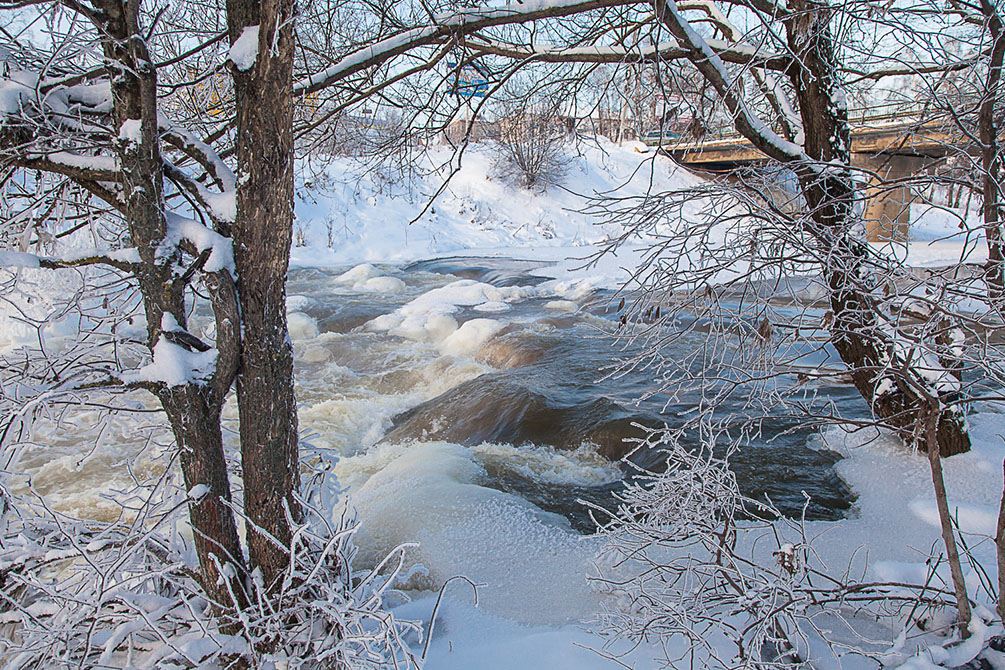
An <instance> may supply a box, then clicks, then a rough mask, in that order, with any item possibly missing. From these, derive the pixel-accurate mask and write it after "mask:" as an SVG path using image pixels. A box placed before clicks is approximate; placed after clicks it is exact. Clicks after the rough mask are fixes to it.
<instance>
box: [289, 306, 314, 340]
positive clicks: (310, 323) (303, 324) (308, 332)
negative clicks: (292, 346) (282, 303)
mask: <svg viewBox="0 0 1005 670" xmlns="http://www.w3.org/2000/svg"><path fill="white" fill-rule="evenodd" d="M286 322H287V324H288V327H289V329H290V337H291V338H293V339H294V340H312V339H314V338H315V337H317V336H318V335H319V334H320V330H319V329H318V322H317V321H315V320H314V318H313V317H312V316H310V315H308V314H305V313H303V312H290V313H289V314H287V315H286Z"/></svg>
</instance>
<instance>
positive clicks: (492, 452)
mask: <svg viewBox="0 0 1005 670" xmlns="http://www.w3.org/2000/svg"><path fill="white" fill-rule="evenodd" d="M471 451H472V452H473V453H474V454H475V456H477V457H478V460H480V461H481V462H482V463H484V464H486V465H488V466H491V467H495V468H500V469H505V470H510V471H512V472H516V473H518V474H520V475H522V476H523V477H526V478H527V479H531V480H533V481H538V482H545V483H548V484H563V485H568V486H601V485H603V484H610V483H612V482H616V481H619V480H620V479H621V478H622V475H621V470H620V468H618V466H617V464H616V463H613V462H611V461H609V460H607V459H606V458H604V457H603V456H601V455H600V454H599V453H597V450H596V446H594V445H591V444H584V445H583V446H582V447H580V448H579V449H576V450H574V451H561V450H559V449H555V448H554V447H549V446H536V445H523V446H520V447H514V446H513V445H512V444H495V443H492V442H485V443H483V444H479V445H476V446H473V447H471Z"/></svg>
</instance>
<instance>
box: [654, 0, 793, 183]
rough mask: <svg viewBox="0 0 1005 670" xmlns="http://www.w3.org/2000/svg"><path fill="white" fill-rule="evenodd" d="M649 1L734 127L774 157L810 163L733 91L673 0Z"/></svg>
mask: <svg viewBox="0 0 1005 670" xmlns="http://www.w3.org/2000/svg"><path fill="white" fill-rule="evenodd" d="M653 5H654V7H655V8H656V10H657V11H656V14H657V16H658V17H659V19H660V21H662V22H663V24H664V25H666V26H667V28H669V29H670V32H671V33H673V35H674V37H676V38H677V40H678V41H679V42H680V43H681V44H682V45H686V46H687V48H688V49H689V50H690V52H691V54H690V56H689V58H690V60H691V62H692V63H694V66H695V67H696V68H698V70H699V71H700V72H701V73H702V75H703V76H704V77H705V79H706V80H707V81H708V82H709V83H710V84H711V85H712V87H713V88H715V90H716V92H717V93H718V94H719V96H720V97H722V100H723V102H724V103H725V104H726V107H727V108H728V109H729V111H730V112H731V113H732V114H733V117H734V119H735V123H736V127H737V130H739V131H740V132H741V133H742V134H743V135H744V136H745V137H746V138H747V139H748V140H750V141H751V142H752V143H753V144H754V146H755V147H757V148H758V149H760V150H761V151H763V152H764V153H766V154H767V155H769V156H771V157H772V158H774V159H776V160H780V161H793V160H799V161H804V162H806V163H807V164H810V163H811V162H812V161H811V160H810V158H809V156H807V155H806V152H805V151H803V148H802V147H801V146H799V145H798V144H796V143H794V142H790V141H789V140H787V139H785V138H784V137H782V136H780V135H779V134H778V133H776V132H775V131H774V130H772V129H771V128H770V127H769V126H768V124H767V123H765V122H764V120H763V119H761V118H760V117H759V116H757V114H755V113H754V112H753V111H752V110H751V109H750V107H748V106H747V103H746V102H744V100H743V99H742V98H741V97H740V95H739V94H738V93H737V91H736V87H734V86H733V85H732V82H731V81H730V76H729V74H728V73H727V72H726V67H725V65H724V63H723V61H722V59H721V58H720V57H719V55H718V54H716V52H715V50H714V49H713V48H712V47H711V46H710V45H709V43H708V41H707V40H705V39H704V38H703V37H702V36H701V35H699V34H698V32H697V31H696V30H695V29H694V28H693V27H692V26H691V24H690V23H689V22H688V21H687V19H685V18H684V17H683V16H681V13H680V11H679V10H678V7H677V4H676V3H675V2H674V1H673V0H670V2H667V1H666V0H654V2H653Z"/></svg>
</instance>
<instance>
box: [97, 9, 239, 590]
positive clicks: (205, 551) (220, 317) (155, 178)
mask: <svg viewBox="0 0 1005 670" xmlns="http://www.w3.org/2000/svg"><path fill="white" fill-rule="evenodd" d="M98 7H99V9H100V12H101V13H100V14H99V15H98V17H99V18H98V20H99V21H100V22H102V23H103V25H99V26H98V27H99V29H102V30H103V31H104V32H105V34H106V35H108V39H106V40H104V51H105V56H106V58H107V59H108V61H109V63H111V64H112V65H111V67H113V68H115V69H116V72H115V73H114V75H113V77H112V82H113V83H112V97H113V103H114V113H113V117H114V121H115V123H116V125H117V127H118V128H122V127H123V124H125V123H127V122H131V123H139V126H140V138H139V140H138V141H134V140H131V139H122V140H119V141H118V144H117V147H116V148H117V151H118V154H119V160H120V163H121V167H122V188H123V193H124V197H125V212H124V214H125V219H126V222H127V226H128V228H129V234H130V237H131V239H132V242H133V244H134V245H135V246H136V248H137V250H138V252H139V255H140V259H141V261H142V262H141V263H140V264H139V265H138V266H137V269H136V278H137V281H138V283H139V288H140V293H141V295H142V298H143V307H144V311H145V314H146V321H147V344H148V346H149V347H150V349H151V350H153V347H154V345H156V344H157V342H158V340H159V339H160V337H161V336H162V325H163V317H164V315H165V314H170V315H171V316H172V317H174V321H175V323H176V324H177V325H178V327H179V328H182V329H184V328H185V325H186V309H185V286H186V283H187V279H186V278H185V277H184V275H183V274H182V273H179V272H177V268H178V267H179V265H180V262H181V260H182V259H181V251H180V249H174V250H171V251H170V252H169V253H165V250H164V248H163V245H162V243H163V241H164V238H165V234H166V232H167V221H166V218H165V215H164V209H165V203H164V197H163V195H164V170H163V158H162V157H161V153H160V135H159V131H158V121H157V71H156V68H155V66H154V63H153V60H152V59H151V58H150V54H149V53H148V52H147V48H146V43H145V41H144V40H143V39H142V38H141V35H142V32H141V30H140V26H139V16H138V12H139V3H138V2H130V3H122V2H121V1H120V0H105V1H104V2H101V3H100V4H99V5H98ZM228 282H229V276H222V277H214V278H211V279H210V280H208V283H209V284H210V288H211V292H212V293H213V294H214V296H216V297H219V298H221V302H219V304H216V303H215V304H214V309H215V310H216V316H217V325H218V327H222V328H223V330H222V331H220V332H219V333H218V348H219V350H220V351H219V355H218V360H217V363H218V365H217V368H216V371H215V373H214V376H213V379H212V380H211V382H209V383H202V382H190V383H187V384H184V385H179V386H174V387H167V386H165V385H159V390H158V391H157V395H158V397H159V399H160V401H161V405H162V406H163V408H164V411H165V412H166V414H167V417H168V421H169V422H170V424H171V427H172V430H173V432H174V435H175V438H176V440H177V448H178V449H179V452H180V459H179V460H180V462H181V467H182V474H183V477H184V480H185V486H186V488H187V489H188V490H191V489H192V488H193V487H196V486H200V485H202V486H205V487H207V489H208V492H207V493H206V495H204V496H202V497H200V498H199V500H197V501H195V500H193V501H190V503H189V512H190V521H191V524H192V529H193V532H194V534H195V543H196V553H197V555H198V557H199V565H200V572H201V577H202V584H203V588H204V589H205V590H206V593H207V595H208V596H209V597H210V598H211V599H212V600H214V601H215V602H216V603H218V604H219V605H221V606H223V607H231V606H233V605H235V604H240V594H243V591H244V589H243V584H242V578H243V575H244V572H245V571H244V567H243V558H242V552H241V545H240V542H239V540H238V536H237V526H236V523H235V520H234V513H233V510H232V509H231V508H230V507H229V506H228V504H227V503H229V501H230V495H231V493H230V483H229V481H228V477H227V466H226V460H225V458H224V452H223V446H222V439H221V433H220V410H221V408H222V406H223V401H224V399H225V396H226V393H227V391H228V390H229V388H230V386H231V383H232V381H233V378H234V375H235V372H236V363H237V356H238V355H239V337H240V333H239V331H238V330H237V329H236V328H235V326H236V324H237V323H238V322H237V304H236V297H235V293H234V291H233V288H232V286H229V287H228ZM225 565H230V566H231V567H230V569H228V570H227V571H226V574H225V575H224V574H221V571H220V569H221V567H222V566H225ZM233 594H238V595H237V597H238V602H237V603H235V597H234V595H233Z"/></svg>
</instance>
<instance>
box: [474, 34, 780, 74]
mask: <svg viewBox="0 0 1005 670" xmlns="http://www.w3.org/2000/svg"><path fill="white" fill-rule="evenodd" d="M463 43H464V46H465V47H468V48H469V49H472V50H474V51H480V52H482V53H489V54H494V55H497V56H504V57H506V58H513V59H520V60H529V59H533V60H537V61H541V62H544V63H638V62H646V61H658V60H661V61H667V60H678V59H682V58H687V57H688V54H689V53H690V51H689V50H688V49H684V48H682V47H681V46H680V45H679V44H677V43H676V42H665V43H661V44H657V45H648V46H639V47H635V48H625V47H618V46H588V47H572V48H568V49H565V48H560V47H532V48H521V47H514V46H511V45H508V44H505V43H503V42H498V41H495V40H485V39H483V38H478V39H470V40H465V41H464V42H463ZM708 43H709V45H710V46H711V47H712V48H713V49H714V50H715V51H716V53H717V54H718V55H719V57H720V58H722V59H723V60H724V61H726V62H729V63H737V64H741V65H752V66H754V67H763V68H767V69H773V70H782V69H785V68H786V67H788V65H789V63H790V59H789V58H788V57H787V56H784V55H781V54H774V53H770V52H764V51H760V50H758V49H756V48H754V47H748V46H745V45H737V44H729V43H727V42H724V41H722V40H708Z"/></svg>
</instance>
